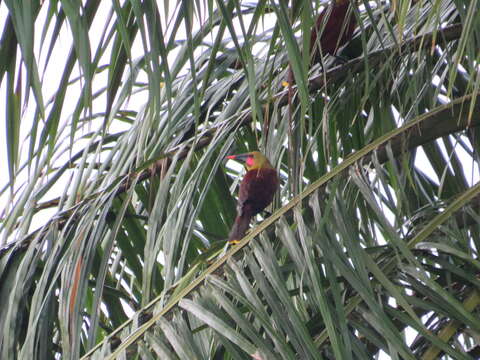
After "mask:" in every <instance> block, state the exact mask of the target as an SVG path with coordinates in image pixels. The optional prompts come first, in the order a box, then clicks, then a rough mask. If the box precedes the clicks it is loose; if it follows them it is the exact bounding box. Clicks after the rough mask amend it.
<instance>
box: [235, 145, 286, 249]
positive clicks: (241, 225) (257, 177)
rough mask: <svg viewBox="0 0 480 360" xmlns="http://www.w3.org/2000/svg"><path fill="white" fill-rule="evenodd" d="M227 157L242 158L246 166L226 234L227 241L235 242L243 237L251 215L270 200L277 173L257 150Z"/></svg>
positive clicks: (256, 212)
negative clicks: (235, 212)
mask: <svg viewBox="0 0 480 360" xmlns="http://www.w3.org/2000/svg"><path fill="white" fill-rule="evenodd" d="M227 158H228V159H235V160H243V161H245V167H246V168H247V173H246V174H245V176H244V177H243V180H242V182H241V184H240V190H239V192H238V206H237V217H236V218H235V223H234V224H233V227H232V230H231V231H230V235H229V236H228V241H229V242H230V243H233V244H236V243H238V242H239V241H240V239H242V238H243V237H244V235H245V232H246V231H247V229H248V226H249V225H250V221H251V219H252V217H253V216H255V215H257V214H258V213H259V212H260V211H262V210H263V209H265V208H266V207H267V206H268V205H269V204H270V203H271V202H272V200H273V195H274V194H275V192H276V191H277V188H278V175H277V171H276V170H275V169H274V168H273V166H272V165H271V164H270V162H269V161H268V159H267V158H266V157H265V156H264V155H263V154H262V153H261V152H259V151H252V152H249V153H246V154H240V155H231V156H227Z"/></svg>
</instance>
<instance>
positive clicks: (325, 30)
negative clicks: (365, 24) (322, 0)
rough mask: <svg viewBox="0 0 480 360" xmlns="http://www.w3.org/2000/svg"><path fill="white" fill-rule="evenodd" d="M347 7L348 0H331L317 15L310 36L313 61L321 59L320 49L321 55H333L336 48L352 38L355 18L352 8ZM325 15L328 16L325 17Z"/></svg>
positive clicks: (348, 4)
mask: <svg viewBox="0 0 480 360" xmlns="http://www.w3.org/2000/svg"><path fill="white" fill-rule="evenodd" d="M349 8H350V0H332V2H331V3H330V4H329V5H328V6H326V7H325V8H324V9H323V10H322V12H321V13H320V15H318V18H317V21H316V23H315V26H314V28H313V29H312V34H311V37H310V53H312V51H313V56H312V61H313V62H320V61H321V56H320V51H321V53H322V54H323V55H326V54H330V55H333V56H335V55H336V54H337V51H338V49H339V48H340V47H342V46H343V45H345V44H346V43H347V42H349V41H350V40H351V39H352V35H353V30H354V29H355V24H356V19H355V15H354V14H353V10H351V9H349ZM326 16H328V18H325V17H326ZM318 33H320V38H319V39H318ZM317 39H318V41H317ZM319 47H320V49H319Z"/></svg>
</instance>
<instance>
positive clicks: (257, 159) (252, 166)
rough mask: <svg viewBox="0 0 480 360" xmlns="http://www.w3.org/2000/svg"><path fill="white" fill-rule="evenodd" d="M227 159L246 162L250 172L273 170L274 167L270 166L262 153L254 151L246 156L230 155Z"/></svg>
mask: <svg viewBox="0 0 480 360" xmlns="http://www.w3.org/2000/svg"><path fill="white" fill-rule="evenodd" d="M227 159H232V160H241V161H244V162H245V167H246V168H247V170H249V171H250V170H256V169H265V168H268V169H271V168H272V165H271V164H270V162H269V161H268V159H267V158H266V157H265V155H263V154H262V153H261V152H260V151H252V152H249V153H246V154H239V155H230V156H227Z"/></svg>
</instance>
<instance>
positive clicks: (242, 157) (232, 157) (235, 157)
mask: <svg viewBox="0 0 480 360" xmlns="http://www.w3.org/2000/svg"><path fill="white" fill-rule="evenodd" d="M249 156H251V154H238V155H229V156H227V159H230V160H243V161H246V160H247V158H248V157H249Z"/></svg>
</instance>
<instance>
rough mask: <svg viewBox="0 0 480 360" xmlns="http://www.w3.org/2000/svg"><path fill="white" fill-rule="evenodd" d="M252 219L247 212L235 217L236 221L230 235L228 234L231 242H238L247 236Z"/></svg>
mask: <svg viewBox="0 0 480 360" xmlns="http://www.w3.org/2000/svg"><path fill="white" fill-rule="evenodd" d="M251 219H252V216H251V215H250V214H248V213H245V212H244V213H243V214H241V215H238V216H237V217H236V218H235V223H234V224H233V226H232V230H230V235H228V242H229V243H232V244H236V243H238V242H239V241H240V240H241V239H242V238H243V237H244V236H245V233H246V232H247V229H248V225H250V220H251Z"/></svg>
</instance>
